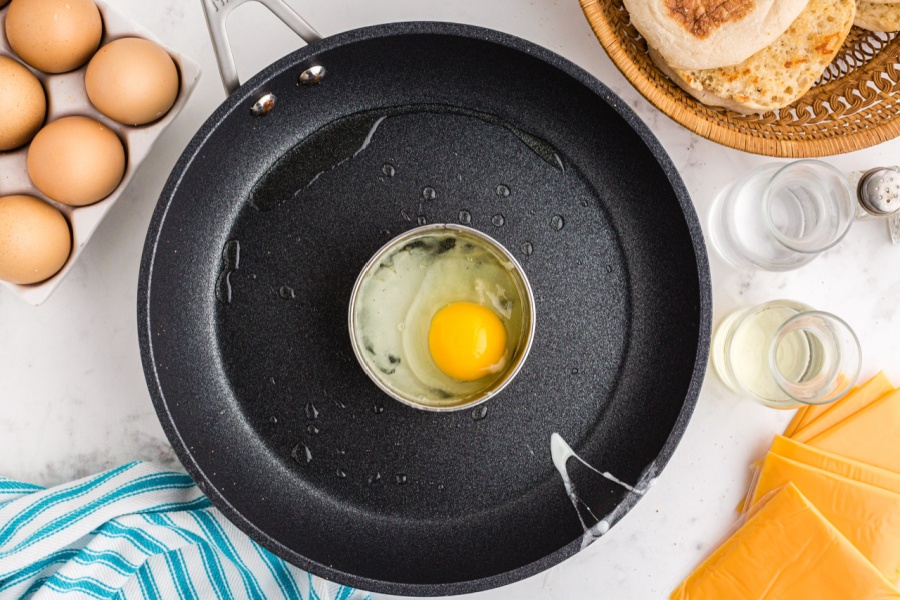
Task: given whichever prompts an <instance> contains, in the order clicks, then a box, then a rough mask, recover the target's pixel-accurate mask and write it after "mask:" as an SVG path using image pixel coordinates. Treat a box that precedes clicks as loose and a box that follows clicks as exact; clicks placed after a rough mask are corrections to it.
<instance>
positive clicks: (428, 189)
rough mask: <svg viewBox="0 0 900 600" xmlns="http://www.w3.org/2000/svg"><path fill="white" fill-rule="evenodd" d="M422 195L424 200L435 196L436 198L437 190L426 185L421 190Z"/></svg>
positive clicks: (432, 198)
mask: <svg viewBox="0 0 900 600" xmlns="http://www.w3.org/2000/svg"><path fill="white" fill-rule="evenodd" d="M422 197H423V198H425V199H426V200H434V199H435V198H437V192H436V191H434V188H433V187H431V186H428V187H426V188H425V189H423V190H422Z"/></svg>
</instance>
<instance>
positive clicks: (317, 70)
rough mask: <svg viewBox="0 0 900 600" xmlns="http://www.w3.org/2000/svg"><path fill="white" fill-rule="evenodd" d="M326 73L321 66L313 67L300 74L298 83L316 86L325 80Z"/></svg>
mask: <svg viewBox="0 0 900 600" xmlns="http://www.w3.org/2000/svg"><path fill="white" fill-rule="evenodd" d="M326 73H327V71H326V70H325V67H323V66H322V65H315V66H312V67H310V68H308V69H307V70H305V71H303V72H302V73H300V77H299V81H300V83H301V84H303V85H316V84H317V83H320V82H321V81H322V80H323V79H325V74H326Z"/></svg>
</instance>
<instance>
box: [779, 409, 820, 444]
mask: <svg viewBox="0 0 900 600" xmlns="http://www.w3.org/2000/svg"><path fill="white" fill-rule="evenodd" d="M817 406H818V405H817ZM811 407H812V405H811V404H806V405H804V406H801V407H800V408H798V409H797V412H795V413H794V418H793V419H791V422H790V423H788V426H787V428H786V429H785V430H784V435H785V436H787V437H791V436H792V435H793V434H794V432H796V431H797V430H798V429H800V428H801V427H803V424H804V423H805V422H809V421H810V419H809V418H807V414H806V413H808V412H809V409H810V408H811Z"/></svg>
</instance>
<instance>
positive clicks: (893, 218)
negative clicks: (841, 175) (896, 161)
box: [848, 167, 900, 246]
mask: <svg viewBox="0 0 900 600" xmlns="http://www.w3.org/2000/svg"><path fill="white" fill-rule="evenodd" d="M848 179H849V180H850V184H851V185H853V186H854V187H855V189H856V198H857V200H858V201H859V209H858V210H857V214H856V218H857V219H858V220H868V219H885V220H886V221H887V225H888V233H889V234H890V236H891V242H892V243H893V244H894V245H895V246H900V167H876V168H874V169H869V170H868V171H854V172H852V173H850V174H849V177H848Z"/></svg>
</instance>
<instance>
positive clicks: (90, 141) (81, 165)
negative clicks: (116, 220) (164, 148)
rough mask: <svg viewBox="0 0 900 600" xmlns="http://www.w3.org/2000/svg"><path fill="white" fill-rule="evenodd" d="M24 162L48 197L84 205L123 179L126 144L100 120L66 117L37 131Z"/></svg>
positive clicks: (38, 186)
mask: <svg viewBox="0 0 900 600" xmlns="http://www.w3.org/2000/svg"><path fill="white" fill-rule="evenodd" d="M13 1H15V0H13ZM27 162H28V174H29V175H30V176H31V181H32V182H33V183H34V185H35V186H36V187H37V188H38V189H39V190H40V191H41V192H43V193H44V194H46V196H47V197H48V198H50V199H51V200H56V201H57V202H61V203H63V204H68V205H70V206H84V205H86V204H93V203H94V202H97V201H98V200H102V199H103V198H106V197H107V196H108V195H110V194H111V193H112V191H113V190H114V189H116V187H117V186H118V185H119V182H121V181H122V176H123V175H124V174H125V148H124V147H123V146H122V142H121V141H120V140H119V138H118V137H117V136H116V134H115V133H113V132H112V131H111V130H110V129H109V128H108V127H106V126H105V125H103V124H102V123H98V122H97V121H95V120H93V119H89V118H87V117H65V118H62V119H58V120H56V121H53V122H51V123H49V124H48V125H47V126H46V127H44V128H43V129H41V130H40V131H39V132H38V134H37V135H36V136H35V137H34V140H33V141H32V142H31V146H30V147H29V148H28V160H27Z"/></svg>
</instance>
